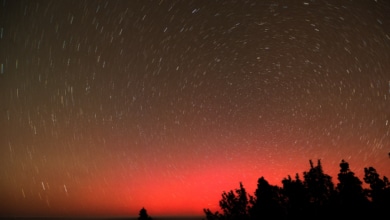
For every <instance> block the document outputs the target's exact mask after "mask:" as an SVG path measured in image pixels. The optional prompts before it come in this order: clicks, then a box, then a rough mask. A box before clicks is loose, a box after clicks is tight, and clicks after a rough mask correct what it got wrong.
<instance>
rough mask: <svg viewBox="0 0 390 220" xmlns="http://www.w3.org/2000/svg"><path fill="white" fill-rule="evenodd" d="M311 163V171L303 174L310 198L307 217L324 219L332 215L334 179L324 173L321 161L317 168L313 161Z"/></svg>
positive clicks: (318, 162)
mask: <svg viewBox="0 0 390 220" xmlns="http://www.w3.org/2000/svg"><path fill="white" fill-rule="evenodd" d="M309 162H310V170H309V171H308V172H304V173H303V176H304V186H305V188H306V191H307V196H308V197H307V199H308V207H307V215H310V216H313V217H320V216H321V217H323V216H324V215H329V214H330V212H329V209H330V208H331V207H330V206H331V199H332V197H333V195H334V184H333V182H332V177H330V176H329V175H327V174H325V173H324V171H323V169H322V165H321V160H318V161H317V166H314V165H313V162H312V161H311V160H309Z"/></svg>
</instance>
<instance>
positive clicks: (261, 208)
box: [250, 177, 285, 219]
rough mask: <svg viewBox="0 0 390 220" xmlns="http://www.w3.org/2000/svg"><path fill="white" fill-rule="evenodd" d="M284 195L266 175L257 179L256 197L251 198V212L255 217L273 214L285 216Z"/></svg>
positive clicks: (276, 217)
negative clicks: (271, 183)
mask: <svg viewBox="0 0 390 220" xmlns="http://www.w3.org/2000/svg"><path fill="white" fill-rule="evenodd" d="M282 202H283V195H282V193H281V190H280V188H279V187H277V186H273V185H270V184H269V183H268V181H267V180H265V178H264V177H260V178H259V179H258V181H257V189H256V191H255V197H254V198H252V199H251V203H252V207H251V208H250V214H251V217H252V218H253V219H261V218H264V217H268V216H273V218H275V219H279V218H282V217H284V216H285V211H284V208H283V203H282Z"/></svg>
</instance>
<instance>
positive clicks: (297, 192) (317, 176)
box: [203, 160, 390, 220]
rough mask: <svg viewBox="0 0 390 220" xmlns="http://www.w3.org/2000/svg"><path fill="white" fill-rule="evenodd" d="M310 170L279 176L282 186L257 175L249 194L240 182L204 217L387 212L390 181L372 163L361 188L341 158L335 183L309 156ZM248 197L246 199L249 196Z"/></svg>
mask: <svg viewBox="0 0 390 220" xmlns="http://www.w3.org/2000/svg"><path fill="white" fill-rule="evenodd" d="M309 163H310V169H309V171H305V172H303V180H301V179H300V177H299V174H298V173H297V174H296V175H295V178H294V179H292V178H291V176H287V178H284V179H283V180H282V187H278V186H273V185H270V184H269V183H268V181H266V180H265V178H264V177H260V178H259V179H258V183H257V189H256V191H255V192H254V195H253V196H251V195H249V194H248V193H247V192H246V190H245V188H244V187H243V185H242V183H240V188H238V189H235V190H234V191H233V190H231V191H229V192H223V193H222V199H221V200H220V202H219V206H220V208H221V211H222V212H221V213H220V212H218V211H216V212H212V211H211V210H209V209H204V210H203V211H204V213H205V215H206V219H207V220H222V219H223V220H228V219H229V220H230V219H248V220H249V219H250V220H251V219H296V218H302V219H309V218H312V219H328V218H329V219H330V218H347V219H351V218H357V217H359V218H360V217H362V216H370V217H373V218H379V217H380V216H387V215H388V208H390V182H389V180H388V178H387V177H385V176H384V177H383V178H380V176H379V174H378V173H377V172H376V170H375V169H374V168H373V167H369V168H364V181H365V182H366V183H367V184H369V185H370V188H369V189H363V187H362V181H360V180H359V178H358V177H356V176H355V174H354V173H353V172H352V171H351V170H350V169H349V164H348V163H347V162H346V161H344V160H342V161H341V163H340V173H339V174H338V175H337V177H338V178H337V179H338V183H337V185H336V187H335V186H334V184H333V182H332V177H331V176H329V175H327V174H325V173H324V172H323V169H322V165H321V161H320V160H318V161H317V165H316V166H314V164H313V162H312V161H311V160H309ZM248 198H249V199H248Z"/></svg>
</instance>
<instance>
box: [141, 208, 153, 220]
mask: <svg viewBox="0 0 390 220" xmlns="http://www.w3.org/2000/svg"><path fill="white" fill-rule="evenodd" d="M138 220H152V218H151V217H150V216H149V215H148V212H147V211H146V209H145V208H144V207H142V209H141V210H140V211H139V217H138Z"/></svg>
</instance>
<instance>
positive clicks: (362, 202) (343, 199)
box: [337, 160, 368, 215]
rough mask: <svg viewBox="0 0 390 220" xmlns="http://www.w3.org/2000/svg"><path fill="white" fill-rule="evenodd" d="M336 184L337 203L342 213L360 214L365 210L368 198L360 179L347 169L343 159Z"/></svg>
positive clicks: (347, 165) (347, 166)
mask: <svg viewBox="0 0 390 220" xmlns="http://www.w3.org/2000/svg"><path fill="white" fill-rule="evenodd" d="M338 180H339V183H338V184H337V191H338V202H339V203H338V205H339V208H340V210H339V211H340V212H341V213H343V215H352V214H354V215H355V214H356V215H361V214H364V212H365V211H367V209H365V208H367V207H368V200H367V198H366V197H365V195H364V190H363V187H362V181H360V180H359V178H358V177H356V176H355V173H353V172H352V171H351V170H350V169H349V164H348V163H347V162H345V161H344V160H342V161H341V163H340V173H339V174H338Z"/></svg>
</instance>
